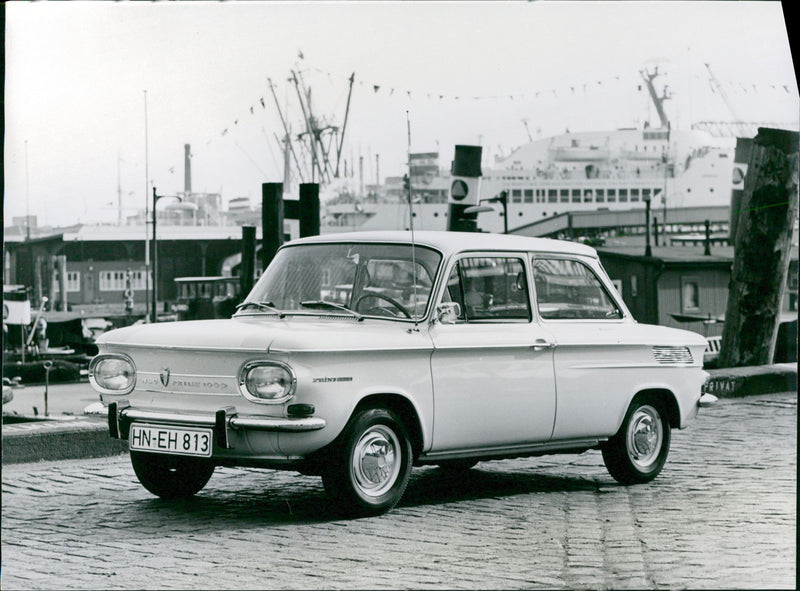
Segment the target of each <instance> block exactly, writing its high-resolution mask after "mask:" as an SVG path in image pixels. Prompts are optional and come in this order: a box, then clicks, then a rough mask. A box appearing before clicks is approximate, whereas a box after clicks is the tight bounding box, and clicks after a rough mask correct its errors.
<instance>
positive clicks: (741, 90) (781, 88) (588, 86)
mask: <svg viewBox="0 0 800 591" xmlns="http://www.w3.org/2000/svg"><path fill="white" fill-rule="evenodd" d="M297 57H298V59H299V60H301V61H302V65H303V66H304V68H303V69H298V73H300V74H303V73H307V72H315V73H318V74H321V75H323V76H325V77H326V78H327V79H328V81H329V82H330V83H331V84H333V83H334V82H335V80H337V79H339V76H337V75H335V74H332V73H331V72H329V71H326V70H323V69H320V68H316V67H311V66H308V62H307V61H305V56H304V54H303V52H302V51H300V50H299V51H298V54H297ZM624 78H625V76H621V75H616V76H613V77H610V78H609V79H600V80H594V81H592V82H584V83H581V84H579V85H576V84H566V85H565V86H563V87H560V88H558V87H555V88H547V89H538V90H535V91H533V92H519V93H511V94H502V95H498V94H491V95H490V94H486V95H470V96H464V95H460V94H458V95H456V94H447V93H442V92H435V91H433V90H432V91H423V92H420V91H419V90H411V89H401V88H399V87H398V86H397V85H389V84H383V83H379V82H377V81H375V82H371V81H366V80H358V81H357V82H356V86H358V87H361V88H365V89H371V91H372V92H371V95H372V96H388V97H393V96H395V93H396V92H398V93H404V94H405V96H406V98H407V99H408V100H418V99H423V100H427V101H429V102H432V101H437V100H438V101H439V102H447V101H463V100H471V101H476V102H477V101H498V100H502V101H510V102H524V101H538V100H540V99H543V98H545V97H551V98H555V99H558V98H560V97H562V96H577V95H578V93H579V92H582V93H583V94H586V93H589V92H592V89H593V88H601V89H602V88H609V87H610V83H612V82H613V83H619V82H621V81H623V79H624ZM693 78H695V79H698V80H705V81H708V83H709V88H710V90H711V92H712V93H714V94H717V92H718V90H717V88H715V87H714V84H713V83H712V82H711V81H710V80H708V77H707V76H701V75H693ZM637 79H638V77H637ZM287 81H288V82H293V77H290V78H287ZM717 84H719V85H720V86H722V87H724V88H725V89H726V90H727V91H728V92H730V93H731V94H734V95H735V94H745V95H749V94H756V95H758V94H761V93H764V92H766V91H771V92H781V93H783V94H786V95H791V94H792V93H793V91H794V92H796V89H795V88H790V87H789V85H787V84H766V85H760V84H756V83H752V82H751V83H749V85H746V84H745V83H743V82H740V81H734V80H717ZM638 89H639V90H640V91H641V90H644V87H643V85H642V84H641V81H639V84H638ZM258 104H260V105H261V109H262V110H266V108H267V106H266V100H265V98H264V97H263V96H261V97H258V98H257V99H255V100H254V102H253V104H252V105H251V106H250V107H249V111H250V115H251V116H255V115H256V109H255V106H256V105H258ZM238 124H239V118H237V119H234V121H233V125H234V126H238ZM229 131H230V128H229V127H228V128H225V129H223V130H222V131H221V132H220V136H226V135H227V134H228V133H229Z"/></svg>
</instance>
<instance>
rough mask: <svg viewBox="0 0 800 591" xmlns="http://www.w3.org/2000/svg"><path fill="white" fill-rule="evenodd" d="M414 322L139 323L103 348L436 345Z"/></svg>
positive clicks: (112, 334) (108, 337) (107, 337)
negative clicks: (414, 326) (416, 327)
mask: <svg viewBox="0 0 800 591" xmlns="http://www.w3.org/2000/svg"><path fill="white" fill-rule="evenodd" d="M411 327H412V325H411V324H409V323H403V322H396V321H382V320H370V319H367V320H364V321H363V322H357V321H356V320H355V319H349V318H346V319H320V318H318V317H308V318H306V317H300V316H289V317H286V318H284V319H278V318H275V317H263V316H262V317H246V318H231V319H224V320H193V321H183V322H165V323H159V324H139V325H133V326H129V327H126V328H120V329H116V330H112V331H109V332H106V333H104V334H103V335H101V336H100V337H98V339H97V341H96V342H97V345H98V346H100V347H101V348H107V347H111V348H117V347H123V348H124V347H152V348H164V349H204V350H219V351H230V350H250V351H263V352H292V351H322V350H324V351H348V350H380V349H403V348H408V347H414V348H419V347H425V346H430V340H429V338H428V337H427V335H425V336H423V332H420V331H409V328H411Z"/></svg>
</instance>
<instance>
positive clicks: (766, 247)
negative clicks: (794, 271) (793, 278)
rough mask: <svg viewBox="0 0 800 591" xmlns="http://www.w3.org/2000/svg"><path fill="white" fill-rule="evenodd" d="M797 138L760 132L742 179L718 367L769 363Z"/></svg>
mask: <svg viewBox="0 0 800 591" xmlns="http://www.w3.org/2000/svg"><path fill="white" fill-rule="evenodd" d="M799 137H800V134H798V133H797V132H793V131H786V130H782V129H770V128H765V127H760V128H759V130H758V135H757V136H756V137H755V139H754V140H753V145H752V152H751V154H750V162H749V165H748V169H747V176H746V177H745V188H744V194H743V196H742V202H741V213H740V214H739V220H738V224H737V226H738V229H737V232H736V236H734V237H733V239H734V259H733V268H732V270H731V280H730V286H729V295H728V308H727V311H726V313H725V327H724V332H723V334H722V349H721V351H720V355H719V366H720V367H743V366H750V365H765V364H769V363H772V359H773V354H774V351H775V341H776V337H777V332H778V318H779V314H780V309H781V302H782V300H783V296H784V291H785V288H786V276H787V274H788V268H789V258H790V248H791V240H792V232H793V230H794V224H795V222H796V221H797V210H798V193H797V190H798V168H799V166H798V164H799V163H800V154H798V138H799Z"/></svg>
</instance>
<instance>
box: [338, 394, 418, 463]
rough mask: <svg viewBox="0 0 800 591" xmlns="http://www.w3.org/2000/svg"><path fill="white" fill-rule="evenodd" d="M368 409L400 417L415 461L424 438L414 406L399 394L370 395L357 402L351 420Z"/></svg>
mask: <svg viewBox="0 0 800 591" xmlns="http://www.w3.org/2000/svg"><path fill="white" fill-rule="evenodd" d="M370 408H385V409H387V410H391V411H393V412H394V413H396V414H397V415H398V416H399V417H400V419H401V420H402V421H403V425H404V426H405V428H406V429H407V430H408V436H409V438H410V439H411V450H412V452H413V454H414V458H415V459H416V458H417V457H418V456H419V454H420V453H421V452H422V449H423V445H424V442H425V438H424V435H423V431H422V423H421V422H420V419H419V413H417V409H416V408H415V407H414V404H413V403H412V402H411V401H410V400H409V399H408V398H406V397H405V396H402V395H400V394H389V393H384V394H370V395H368V396H365V397H364V398H362V399H361V400H359V402H358V404H357V405H356V407H355V408H354V409H353V412H352V414H351V415H350V416H351V418H352V417H353V416H354V415H355V414H356V413H358V412H360V411H362V410H366V409H370Z"/></svg>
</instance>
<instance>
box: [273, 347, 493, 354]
mask: <svg viewBox="0 0 800 591" xmlns="http://www.w3.org/2000/svg"><path fill="white" fill-rule="evenodd" d="M476 348H477V349H485V348H486V347H476ZM433 350H434V348H433V347H403V348H401V349H397V348H383V349H375V348H370V347H364V348H361V349H272V348H270V350H269V351H268V353H269V354H270V355H275V354H280V355H288V354H290V353H326V354H334V353H398V352H400V353H403V352H405V351H425V352H430V351H433Z"/></svg>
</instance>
